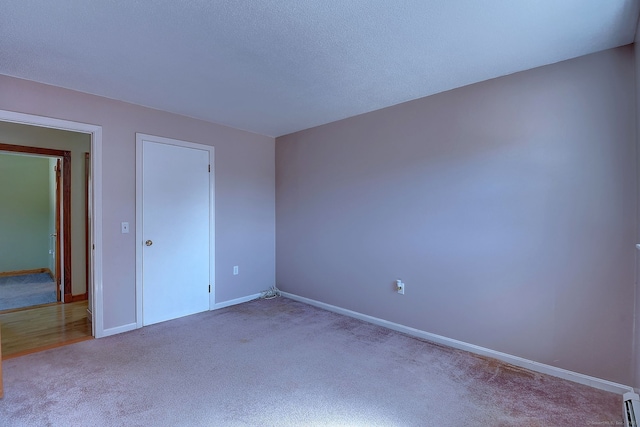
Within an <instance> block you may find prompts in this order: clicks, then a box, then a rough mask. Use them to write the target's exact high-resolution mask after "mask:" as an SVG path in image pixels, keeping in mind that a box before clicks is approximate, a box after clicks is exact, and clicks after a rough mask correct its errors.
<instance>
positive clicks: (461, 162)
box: [276, 46, 638, 383]
mask: <svg viewBox="0 0 640 427" xmlns="http://www.w3.org/2000/svg"><path fill="white" fill-rule="evenodd" d="M633 88H634V66H633V50H632V48H631V47H629V46H627V47H623V48H619V49H615V50H609V51H605V52H601V53H598V54H594V55H590V56H586V57H581V58H578V59H574V60H571V61H566V62H562V63H558V64H554V65H551V66H547V67H543V68H539V69H534V70H530V71H526V72H522V73H518V74H514V75H510V76H506V77H502V78H499V79H495V80H491V81H487V82H483V83H479V84H475V85H471V86H467V87H464V88H461V89H457V90H453V91H450V92H446V93H442V94H438V95H434V96H430V97H427V98H423V99H419V100H416V101H412V102H408V103H405V104H401V105H397V106H394V107H390V108H387V109H384V110H379V111H375V112H372V113H368V114H364V115H361V116H358V117H353V118H350V119H346V120H342V121H339V122H335V123H331V124H328V125H324V126H320V127H317V128H313V129H309V130H306V131H302V132H299V133H295V134H291V135H287V136H284V137H281V138H278V139H277V140H276V201H277V204H276V208H277V210H276V230H277V233H276V242H277V243H276V253H277V260H276V271H277V284H278V286H279V287H280V288H281V289H282V290H284V291H287V292H291V293H294V294H297V295H300V296H304V297H308V298H312V299H315V300H318V301H322V302H325V303H329V304H333V305H336V306H340V307H343V308H346V309H349V310H354V311H357V312H360V313H365V314H368V315H371V316H375V317H378V318H382V319H386V320H389V321H392V322H397V323H400V324H404V325H407V326H410V327H414V328H418V329H421V330H425V331H428V332H431V333H435V334H439V335H443V336H446V337H450V338H453V339H457V340H461V341H465V342H467V343H472V344H476V345H479V346H483V347H487V348H490V349H494V350H497V351H501V352H505V353H509V354H513V355H517V356H521V357H524V358H527V359H531V360H535V361H538V362H542V363H546V364H550V365H553V366H557V367H561V368H566V369H569V370H572V371H577V372H581V373H584V374H588V375H593V376H596V377H600V378H604V379H608V380H613V381H618V382H622V383H630V382H631V381H632V378H631V370H632V360H631V353H632V352H631V339H632V325H633V320H632V316H633V309H634V307H633V306H634V302H633V301H634V257H635V248H634V243H635V235H636V201H637V199H638V197H637V194H636V168H637V166H636V149H635V115H634V114H635V104H634V102H635V99H634V98H635V95H634V91H633ZM396 279H402V280H403V281H404V282H405V283H406V295H404V296H402V295H398V294H397V293H395V292H394V289H393V283H394V281H395V280H396Z"/></svg>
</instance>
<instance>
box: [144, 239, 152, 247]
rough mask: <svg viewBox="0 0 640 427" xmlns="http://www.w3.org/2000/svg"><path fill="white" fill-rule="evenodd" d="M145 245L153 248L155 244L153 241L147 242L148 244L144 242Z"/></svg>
mask: <svg viewBox="0 0 640 427" xmlns="http://www.w3.org/2000/svg"><path fill="white" fill-rule="evenodd" d="M144 244H145V245H147V246H151V245H153V242H152V241H151V240H147V241H146V242H144Z"/></svg>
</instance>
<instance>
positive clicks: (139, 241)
mask: <svg viewBox="0 0 640 427" xmlns="http://www.w3.org/2000/svg"><path fill="white" fill-rule="evenodd" d="M143 141H151V142H157V143H161V144H169V145H176V146H179V147H186V148H194V149H197V150H206V151H209V161H210V163H211V171H210V173H209V257H210V259H209V281H210V285H211V293H210V294H209V310H211V309H212V307H214V306H215V294H216V293H215V259H216V257H215V173H214V171H215V167H214V165H215V149H214V147H213V146H211V145H204V144H196V143H193V142H187V141H181V140H178V139H171V138H165V137H162V136H154V135H147V134H144V133H136V327H137V328H141V327H142V245H143V244H144V242H143V235H142V231H143V227H142V220H143V219H142V218H143V215H142V181H143V173H142V172H143V170H142V164H143V163H142V156H143V150H142V146H143Z"/></svg>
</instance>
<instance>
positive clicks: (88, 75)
mask: <svg viewBox="0 0 640 427" xmlns="http://www.w3.org/2000/svg"><path fill="white" fill-rule="evenodd" d="M638 10H639V6H638V1H637V0H483V1H481V0H306V1H305V0H244V1H243V0H153V1H142V0H139V1H135V0H93V1H91V0H54V1H52V0H2V1H0V74H6V75H9V76H16V77H20V78H24V79H28V80H34V81H38V82H43V83H48V84H52V85H55V86H62V87H66V88H70V89H75V90H79V91H82V92H88V93H93V94H97V95H101V96H105V97H108V98H113V99H118V100H123V101H127V102H131V103H135V104H140V105H145V106H149V107H153V108H157V109H160V110H165V111H171V112H175V113H179V114H183V115H187V116H191V117H196V118H200V119H204V120H207V121H211V122H216V123H222V124H225V125H228V126H232V127H235V128H239V129H245V130H249V131H253V132H256V133H260V134H264V135H270V136H280V135H284V134H287V133H291V132H295V131H298V130H301V129H306V128H309V127H312V126H316V125H319V124H323V123H328V122H331V121H334V120H338V119H342V118H345V117H350V116H354V115H357V114H361V113H365V112H367V111H372V110H376V109H379V108H383V107H387V106H389V105H394V104H398V103H401V102H404V101H408V100H411V99H416V98H420V97H423V96H427V95H431V94H434V93H438V92H442V91H445V90H449V89H453V88H456V87H460V86H464V85H467V84H470V83H475V82H478V81H482V80H487V79H490V78H494V77H498V76H502V75H506V74H510V73H514V72H517V71H522V70H526V69H530V68H534V67H538V66H541V65H546V64H550V63H553V62H558V61H562V60H565V59H569V58H573V57H577V56H581V55H585V54H588V53H592V52H596V51H600V50H603V49H607V48H612V47H617V46H621V45H625V44H628V43H631V42H633V37H634V34H635V29H636V23H637V18H638ZM0 96H2V94H0Z"/></svg>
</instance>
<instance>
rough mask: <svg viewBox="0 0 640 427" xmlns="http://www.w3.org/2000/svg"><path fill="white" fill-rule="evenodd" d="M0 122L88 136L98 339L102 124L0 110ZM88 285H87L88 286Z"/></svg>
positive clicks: (101, 322)
mask: <svg viewBox="0 0 640 427" xmlns="http://www.w3.org/2000/svg"><path fill="white" fill-rule="evenodd" d="M0 121H4V122H12V123H19V124H24V125H30V126H39V127H44V128H50V129H60V130H66V131H71V132H79V133H87V134H89V135H91V176H92V183H93V188H92V190H93V191H92V194H93V200H92V208H93V210H92V219H93V221H92V225H91V239H92V242H93V244H94V245H95V249H94V251H93V257H92V260H91V262H92V265H91V271H92V272H93V274H92V277H91V279H92V280H91V282H92V283H91V285H92V286H93V287H92V290H91V291H92V292H91V297H92V299H93V301H92V307H93V319H92V320H93V321H92V325H93V336H94V337H96V338H101V337H103V336H106V335H105V334H104V332H105V331H104V310H103V297H102V290H103V289H102V127H101V126H96V125H91V124H87V123H80V122H72V121H69V120H61V119H54V118H51V117H44V116H36V115H33V114H24V113H16V112H14V111H7V110H0ZM91 285H90V286H91Z"/></svg>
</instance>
